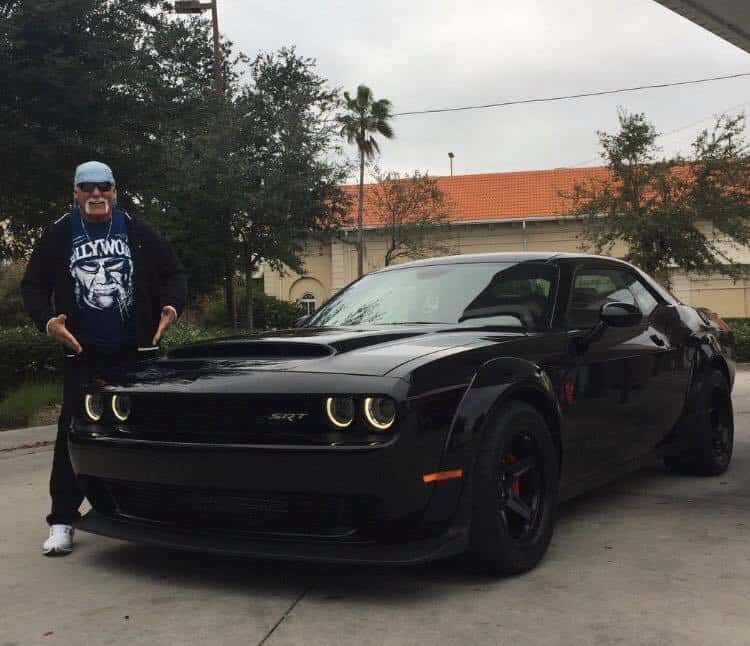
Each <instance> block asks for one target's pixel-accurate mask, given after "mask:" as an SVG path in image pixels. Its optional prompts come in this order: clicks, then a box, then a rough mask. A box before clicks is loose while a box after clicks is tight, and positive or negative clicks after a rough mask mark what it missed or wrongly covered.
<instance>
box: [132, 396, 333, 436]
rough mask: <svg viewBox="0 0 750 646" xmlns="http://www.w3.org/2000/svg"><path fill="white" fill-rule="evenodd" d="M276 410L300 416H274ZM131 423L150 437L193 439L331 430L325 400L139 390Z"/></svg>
mask: <svg viewBox="0 0 750 646" xmlns="http://www.w3.org/2000/svg"><path fill="white" fill-rule="evenodd" d="M274 413H282V414H283V413H291V414H294V415H299V417H298V418H293V419H291V420H289V419H283V418H282V419H279V420H273V419H272V417H271V416H272V415H273V414H274ZM129 424H130V425H131V427H133V428H135V429H138V432H139V433H142V434H143V435H144V439H149V438H150V439H155V440H158V439H166V440H178V441H179V440H184V441H193V442H237V443H253V442H257V443H277V442H278V443H284V438H288V440H289V441H294V440H295V439H299V438H306V437H309V436H310V435H311V434H318V435H319V434H320V433H321V432H323V433H325V432H327V431H328V430H329V428H328V425H327V423H326V422H325V420H324V419H323V403H322V401H321V399H320V398H319V397H310V396H304V395H302V396H298V397H295V398H293V399H292V398H290V397H288V396H271V395H263V396H253V395H237V396H232V395H221V396H217V395H201V396H191V395H174V394H170V395H167V396H163V395H153V394H138V395H135V396H133V397H132V413H131V416H130V420H129ZM279 440H281V442H279Z"/></svg>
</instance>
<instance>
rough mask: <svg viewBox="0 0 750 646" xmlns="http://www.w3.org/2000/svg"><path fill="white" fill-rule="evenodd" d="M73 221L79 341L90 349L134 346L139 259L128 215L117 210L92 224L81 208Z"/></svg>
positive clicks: (74, 274)
mask: <svg viewBox="0 0 750 646" xmlns="http://www.w3.org/2000/svg"><path fill="white" fill-rule="evenodd" d="M71 224H72V225H73V253H72V255H71V257H70V274H71V276H72V277H73V284H74V294H75V305H76V307H77V308H78V315H77V317H76V319H77V321H78V322H79V326H78V327H79V331H78V337H79V338H78V340H79V341H80V343H81V345H82V346H83V347H84V348H86V347H91V346H97V347H101V348H106V349H112V350H120V349H124V348H129V347H133V346H134V345H135V324H134V321H133V316H132V313H133V312H132V310H133V262H132V258H131V255H130V245H129V244H128V232H127V228H126V227H125V214H124V213H123V212H122V211H114V212H113V214H112V219H111V220H108V221H107V222H102V223H89V222H85V221H84V220H83V218H82V216H81V213H80V211H79V210H78V209H75V210H74V211H73V212H72V213H71Z"/></svg>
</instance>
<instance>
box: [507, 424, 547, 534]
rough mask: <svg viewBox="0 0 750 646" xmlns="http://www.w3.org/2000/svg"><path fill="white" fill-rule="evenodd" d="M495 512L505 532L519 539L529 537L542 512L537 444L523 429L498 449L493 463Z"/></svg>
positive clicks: (533, 532) (540, 469) (542, 482)
mask: <svg viewBox="0 0 750 646" xmlns="http://www.w3.org/2000/svg"><path fill="white" fill-rule="evenodd" d="M497 493H498V507H497V511H498V516H499V518H500V521H501V522H502V524H503V525H504V526H505V529H506V531H507V533H508V535H509V536H510V537H511V538H512V539H513V540H515V541H517V542H520V543H523V542H529V541H530V540H532V539H533V537H534V536H535V534H536V531H537V529H538V527H539V522H540V519H541V516H542V501H543V498H544V496H543V494H544V478H543V474H542V461H541V455H540V453H539V447H538V446H537V444H536V442H535V441H534V440H533V438H532V437H531V436H530V435H528V434H526V433H523V432H520V433H518V434H516V435H515V436H513V437H512V438H511V440H510V441H509V442H508V443H507V445H506V448H505V449H503V450H502V451H501V452H500V455H499V458H498V465H497Z"/></svg>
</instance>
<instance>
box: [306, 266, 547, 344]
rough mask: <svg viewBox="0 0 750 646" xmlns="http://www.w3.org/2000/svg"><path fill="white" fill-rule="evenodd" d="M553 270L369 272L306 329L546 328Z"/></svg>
mask: <svg viewBox="0 0 750 646" xmlns="http://www.w3.org/2000/svg"><path fill="white" fill-rule="evenodd" d="M556 275H557V272H556V270H555V268H554V267H553V266H551V265H548V264H543V263H529V262H527V263H471V264H469V263H466V264H443V265H425V266H420V267H406V268H404V269H396V270H392V271H385V272H381V273H375V274H369V275H367V276H365V277H364V278H362V280H360V281H358V282H356V283H354V284H353V285H351V286H350V287H349V288H347V289H346V290H344V291H343V292H342V293H341V294H340V295H338V296H337V297H336V298H334V299H333V300H331V301H330V302H329V303H328V304H327V305H325V306H323V307H322V308H321V309H320V310H319V311H318V313H317V314H316V315H315V316H314V317H313V318H312V319H311V320H310V322H309V324H308V325H310V326H316V327H347V326H372V325H408V324H446V325H466V326H467V327H471V326H477V325H488V326H489V325H492V326H502V327H512V328H519V329H529V330H539V329H543V328H546V327H547V325H548V323H549V317H550V314H551V312H552V303H551V301H552V295H553V293H554V290H553V289H552V287H553V284H554V281H555V279H556Z"/></svg>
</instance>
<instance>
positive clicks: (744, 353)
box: [724, 319, 750, 361]
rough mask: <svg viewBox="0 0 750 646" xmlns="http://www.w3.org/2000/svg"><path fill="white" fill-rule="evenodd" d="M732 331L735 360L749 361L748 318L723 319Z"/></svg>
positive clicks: (749, 330) (749, 329)
mask: <svg viewBox="0 0 750 646" xmlns="http://www.w3.org/2000/svg"><path fill="white" fill-rule="evenodd" d="M724 321H725V323H726V324H727V325H728V326H729V327H730V329H731V330H732V332H733V333H734V343H735V357H736V359H737V361H750V319H724Z"/></svg>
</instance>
